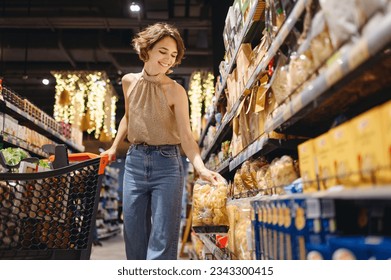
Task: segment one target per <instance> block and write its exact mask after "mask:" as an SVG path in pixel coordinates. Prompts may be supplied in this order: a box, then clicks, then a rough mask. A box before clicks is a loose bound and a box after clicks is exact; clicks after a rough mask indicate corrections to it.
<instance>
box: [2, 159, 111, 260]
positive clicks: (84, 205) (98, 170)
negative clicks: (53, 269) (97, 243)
mask: <svg viewBox="0 0 391 280" xmlns="http://www.w3.org/2000/svg"><path fill="white" fill-rule="evenodd" d="M68 159H69V162H75V161H77V163H73V164H70V165H68V166H65V167H61V168H58V169H55V170H50V171H45V172H38V173H1V174H0V259H57V260H59V259H61V260H64V259H73V260H75V259H84V260H85V259H89V258H90V254H91V244H92V237H93V232H92V230H93V228H94V223H95V218H96V212H97V208H98V202H99V192H100V187H101V183H102V178H103V173H104V168H105V166H106V164H107V163H108V158H107V157H106V156H105V157H99V156H97V155H94V154H90V153H81V154H70V155H69V157H68Z"/></svg>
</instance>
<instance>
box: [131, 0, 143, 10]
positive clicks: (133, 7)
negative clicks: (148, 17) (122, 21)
mask: <svg viewBox="0 0 391 280" xmlns="http://www.w3.org/2000/svg"><path fill="white" fill-rule="evenodd" d="M140 10H141V7H140V5H139V4H137V3H135V2H132V4H130V11H131V12H140Z"/></svg>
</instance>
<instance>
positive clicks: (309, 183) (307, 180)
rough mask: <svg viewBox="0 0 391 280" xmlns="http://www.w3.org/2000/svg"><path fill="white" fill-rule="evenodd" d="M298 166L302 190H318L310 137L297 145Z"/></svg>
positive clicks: (313, 150) (312, 143) (312, 142)
mask: <svg viewBox="0 0 391 280" xmlns="http://www.w3.org/2000/svg"><path fill="white" fill-rule="evenodd" d="M298 153H299V168H300V174H301V178H302V179H303V191H304V192H315V191H317V190H318V186H317V182H316V169H315V147H314V140H312V139H310V140H307V141H305V142H304V143H302V144H300V145H299V146H298Z"/></svg>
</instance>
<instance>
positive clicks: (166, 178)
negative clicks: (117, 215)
mask: <svg viewBox="0 0 391 280" xmlns="http://www.w3.org/2000/svg"><path fill="white" fill-rule="evenodd" d="M182 182H183V168H182V162H181V158H180V153H179V147H178V146H175V145H173V146H172V145H164V146H147V145H142V144H141V145H132V146H131V147H130V148H129V150H128V152H127V154H126V161H125V172H124V184H123V186H124V196H123V215H124V239H125V247H126V257H127V259H128V260H145V259H147V260H150V259H160V260H175V259H176V258H177V250H178V240H179V226H180V212H181V199H182Z"/></svg>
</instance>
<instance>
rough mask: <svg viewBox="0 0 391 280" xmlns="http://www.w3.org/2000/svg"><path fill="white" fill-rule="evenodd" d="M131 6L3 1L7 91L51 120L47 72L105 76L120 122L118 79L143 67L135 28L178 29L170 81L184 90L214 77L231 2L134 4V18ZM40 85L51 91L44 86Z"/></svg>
mask: <svg viewBox="0 0 391 280" xmlns="http://www.w3.org/2000/svg"><path fill="white" fill-rule="evenodd" d="M131 2H133V1H127V0H107V1H103V0H94V1H92V0H78V1H70V0H66V1H65V0H55V1H53V0H0V3H1V4H0V28H1V29H0V40H1V49H0V52H1V53H0V59H1V60H0V76H1V77H3V80H4V81H3V82H4V84H5V85H6V86H9V87H10V88H11V89H13V90H14V91H15V92H17V93H18V94H20V95H22V96H24V97H26V98H27V99H29V100H30V101H31V102H33V103H34V104H36V105H37V106H38V107H40V108H41V109H43V110H44V111H45V112H47V113H48V114H51V115H52V114H53V104H54V93H55V89H54V82H55V80H54V77H53V76H52V75H51V74H50V71H51V70H104V71H106V73H107V74H108V76H109V78H110V80H111V81H112V83H113V85H114V87H115V89H116V91H117V93H118V95H119V98H120V99H119V102H118V104H117V106H118V109H117V115H118V116H122V115H123V110H124V107H123V104H122V103H123V102H122V100H123V99H122V89H121V85H120V84H119V81H120V78H121V77H122V75H123V74H124V73H127V72H133V71H140V70H141V67H142V64H141V62H140V61H139V59H138V56H137V54H136V53H135V52H134V51H133V49H132V47H131V45H130V41H131V39H132V37H133V35H134V34H135V33H137V32H138V31H139V30H140V28H143V27H145V26H147V25H149V24H153V23H155V22H158V21H165V22H169V23H172V24H175V25H176V26H177V27H178V29H179V30H180V32H181V35H182V37H183V38H184V41H185V45H186V53H185V59H184V60H183V62H182V64H181V65H179V67H177V68H175V69H174V73H173V74H172V77H173V78H174V79H176V80H177V81H178V82H180V83H181V84H182V85H183V86H184V87H185V88H186V87H187V86H188V81H189V77H190V75H191V73H192V72H193V71H195V70H209V71H214V72H215V73H216V69H217V67H218V63H219V61H220V60H222V58H223V55H224V49H223V47H222V35H221V34H222V28H223V26H224V19H225V15H226V13H227V10H228V7H229V6H230V5H231V4H232V3H231V1H221V0H215V1H207V0H164V1H160V0H159V1H158V0H142V1H134V2H138V3H139V4H140V5H141V7H142V10H141V12H140V14H139V15H138V14H137V13H132V12H130V10H129V5H130V3H131ZM212 15H213V16H212ZM212 18H213V20H212ZM213 34H217V35H215V36H213ZM43 78H48V79H49V80H50V82H51V83H50V84H49V85H48V86H44V85H43V84H42V82H41V81H42V79H43ZM117 119H118V121H119V118H117Z"/></svg>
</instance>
